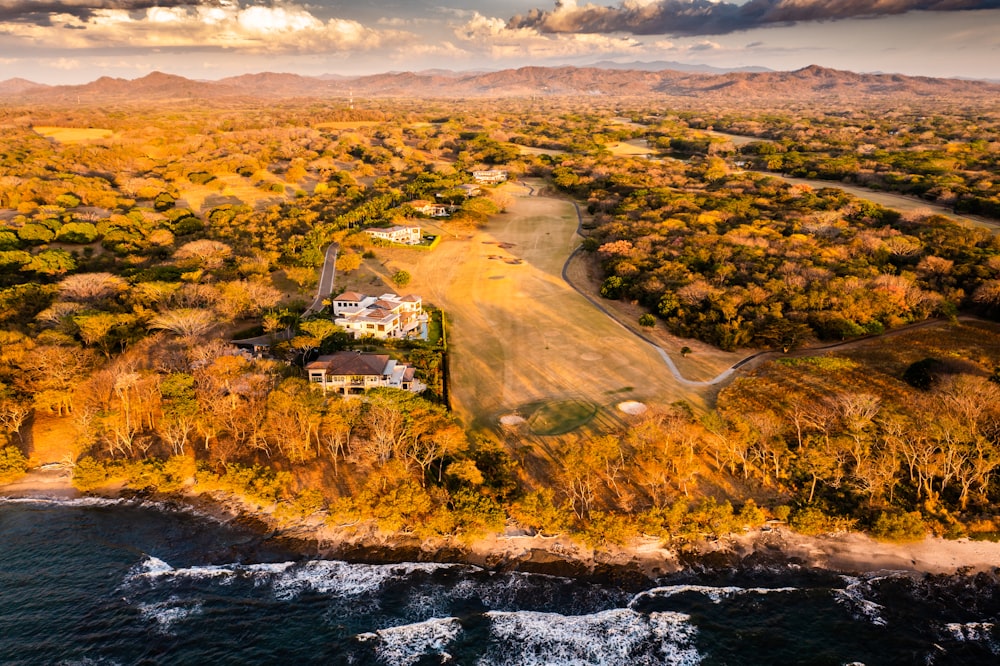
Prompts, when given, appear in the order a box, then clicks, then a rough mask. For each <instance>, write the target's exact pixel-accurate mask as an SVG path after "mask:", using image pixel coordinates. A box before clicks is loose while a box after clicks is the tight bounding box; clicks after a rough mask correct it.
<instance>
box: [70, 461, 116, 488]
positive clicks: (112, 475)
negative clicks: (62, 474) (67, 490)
mask: <svg viewBox="0 0 1000 666" xmlns="http://www.w3.org/2000/svg"><path fill="white" fill-rule="evenodd" d="M125 476H126V474H125V466H124V464H123V463H120V462H116V461H109V462H99V461H97V460H94V459H93V458H90V457H87V458H82V459H80V460H78V461H77V463H76V466H75V467H74V468H73V486H74V487H75V488H76V489H77V490H79V491H81V492H87V491H90V490H96V489H97V488H103V487H105V486H110V485H112V484H114V483H117V482H120V481H122V480H124V478H125Z"/></svg>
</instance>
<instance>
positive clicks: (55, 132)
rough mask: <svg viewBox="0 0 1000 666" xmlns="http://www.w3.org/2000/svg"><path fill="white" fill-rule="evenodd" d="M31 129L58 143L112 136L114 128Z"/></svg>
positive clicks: (83, 141)
mask: <svg viewBox="0 0 1000 666" xmlns="http://www.w3.org/2000/svg"><path fill="white" fill-rule="evenodd" d="M32 129H33V130H35V131H36V132H38V133H39V134H41V135H42V136H44V137H47V138H49V139H52V140H53V141H57V142H59V143H86V142H88V141H97V140H100V139H107V138H109V137H111V136H114V130H109V129H101V128H99V127H33V128H32Z"/></svg>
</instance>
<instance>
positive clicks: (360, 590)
mask: <svg viewBox="0 0 1000 666" xmlns="http://www.w3.org/2000/svg"><path fill="white" fill-rule="evenodd" d="M463 566H464V565H459V564H437V563H424V562H413V563H410V562H408V563H405V564H350V563H348V562H341V561H337V560H312V561H308V562H275V563H262V564H215V565H204V566H195V567H186V568H175V567H172V566H170V565H169V564H167V563H166V562H164V561H163V560H161V559H159V558H157V557H154V556H151V555H150V556H147V557H146V559H145V560H143V561H142V562H140V563H139V564H138V565H136V566H135V567H133V569H132V571H130V572H129V574H128V575H127V576H126V578H125V581H124V585H125V586H126V587H127V586H129V585H131V584H134V583H136V582H138V581H147V582H150V583H154V584H155V583H159V582H161V581H169V580H172V579H182V578H183V579H210V578H217V579H221V580H223V581H224V582H226V583H229V582H232V581H233V580H235V579H237V578H246V579H251V580H253V582H254V584H255V585H258V586H262V585H270V587H271V589H272V590H273V592H274V596H275V597H276V598H278V599H281V600H291V599H294V598H296V597H298V596H299V595H300V594H302V593H303V592H306V591H310V592H317V593H320V594H330V595H335V596H341V597H357V596H361V595H364V594H367V593H370V592H375V591H377V590H379V589H380V588H381V587H382V586H383V585H384V584H385V583H386V582H387V581H390V580H399V579H405V578H407V577H409V576H412V575H413V574H415V573H419V572H423V573H432V572H434V571H438V570H441V569H449V568H456V567H463Z"/></svg>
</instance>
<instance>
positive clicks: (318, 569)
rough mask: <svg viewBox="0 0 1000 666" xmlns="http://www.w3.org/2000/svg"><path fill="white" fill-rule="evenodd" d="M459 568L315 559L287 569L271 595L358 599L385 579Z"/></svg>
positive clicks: (377, 586)
mask: <svg viewBox="0 0 1000 666" xmlns="http://www.w3.org/2000/svg"><path fill="white" fill-rule="evenodd" d="M455 566H461V565H454V564H435V563H418V562H407V563H405V564H349V563H347V562H338V561H334V560H315V561H311V562H304V563H302V564H299V565H296V566H293V567H290V568H289V569H288V570H287V571H285V572H284V574H283V575H281V576H279V577H278V578H276V579H275V581H274V583H273V585H274V593H275V596H276V597H278V598H279V599H292V598H295V597H296V596H298V595H299V594H301V593H302V592H304V591H307V590H308V591H312V592H319V593H321V594H335V595H338V596H361V595H363V594H367V593H369V592H374V591H376V590H378V589H380V588H381V587H382V585H384V584H385V583H386V582H387V581H389V580H397V579H401V578H406V577H407V576H410V575H412V574H414V573H416V572H421V571H422V572H427V573H430V572H433V571H437V570H440V569H446V568H450V567H455Z"/></svg>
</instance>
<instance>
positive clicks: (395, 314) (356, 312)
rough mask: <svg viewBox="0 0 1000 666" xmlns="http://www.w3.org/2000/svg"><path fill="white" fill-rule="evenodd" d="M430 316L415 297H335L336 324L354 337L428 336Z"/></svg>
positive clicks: (349, 293)
mask: <svg viewBox="0 0 1000 666" xmlns="http://www.w3.org/2000/svg"><path fill="white" fill-rule="evenodd" d="M427 319H428V317H427V314H426V313H425V312H424V311H423V299H421V298H420V297H419V296H417V295H416V294H409V295H407V296H397V295H396V294H382V295H381V296H366V295H365V294H359V293H358V292H355V291H345V292H344V293H342V294H339V295H338V296H336V297H334V298H333V323H335V324H336V325H337V326H340V327H341V328H343V329H344V330H346V331H347V332H348V333H350V334H351V335H352V336H353V337H355V338H364V337H369V336H371V337H375V338H379V339H383V340H384V339H385V338H403V337H420V338H426V337H427Z"/></svg>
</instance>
